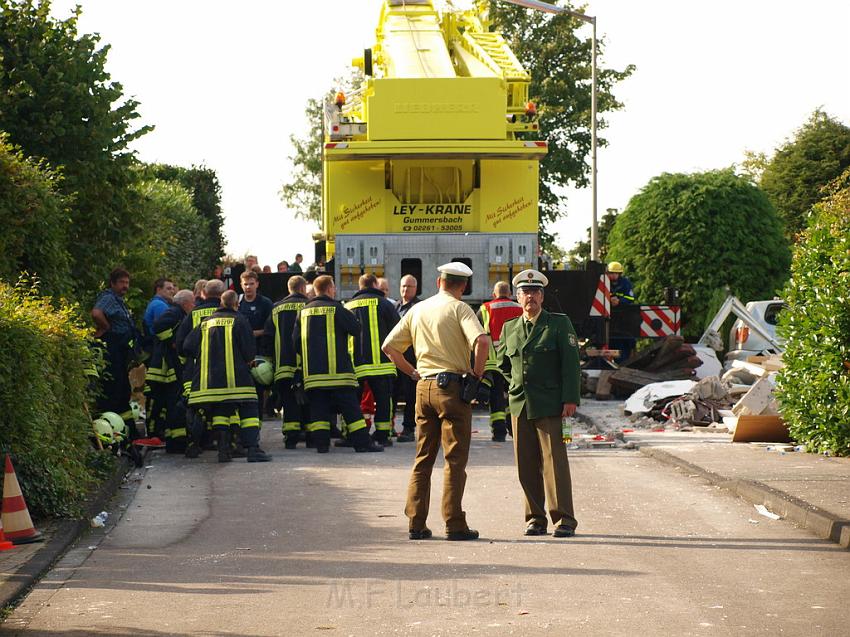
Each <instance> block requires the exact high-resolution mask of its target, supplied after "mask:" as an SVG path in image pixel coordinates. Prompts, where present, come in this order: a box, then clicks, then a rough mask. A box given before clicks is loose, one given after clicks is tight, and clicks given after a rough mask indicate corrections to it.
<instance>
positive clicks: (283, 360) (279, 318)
mask: <svg viewBox="0 0 850 637" xmlns="http://www.w3.org/2000/svg"><path fill="white" fill-rule="evenodd" d="M307 300H308V299H307V297H306V296H304V295H303V294H298V293H295V294H290V295H289V296H287V297H286V298H285V299H283V300H282V301H278V302H277V303H275V304H274V306H272V313H271V316H269V319H268V320H267V321H266V331H265V333H264V334H263V341H262V348H261V350H262V351H261V353H262V355H263V356H266V357H268V358H270V359H271V360H272V361H273V362H274V379H275V380H284V379H286V378H292V377H293V376H295V370H296V369H298V356H297V354H296V353H295V346H294V344H293V343H292V331H293V329H294V328H295V321H296V320H297V319H298V311H299V310H300V309H301V308H302V307H304V305H305V304H306V303H307Z"/></svg>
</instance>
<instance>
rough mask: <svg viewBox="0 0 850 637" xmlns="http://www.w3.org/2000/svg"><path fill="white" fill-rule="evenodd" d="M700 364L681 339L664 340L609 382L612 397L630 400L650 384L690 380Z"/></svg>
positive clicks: (694, 353) (626, 364) (640, 354)
mask: <svg viewBox="0 0 850 637" xmlns="http://www.w3.org/2000/svg"><path fill="white" fill-rule="evenodd" d="M702 364H703V361H702V359H701V358H700V357H699V356H698V355H697V352H696V350H695V349H694V347H693V345H689V344H687V343H685V340H684V339H683V338H682V337H681V336H667V337H666V338H663V339H660V340H658V341H656V342H654V343H653V344H652V345H651V346H649V347H647V348H646V349H643V350H641V351H639V352H637V353H636V354H634V355H633V356H632V357H631V358H629V360H627V361H626V362H625V363H623V365H622V366H621V367H620V368H619V369H618V370H617V371H615V372H613V373H611V374H610V376H609V377H608V382H609V383H610V385H611V388H612V390H613V393H614V394H616V395H618V396H629V395H631V394H632V393H634V392H635V391H637V390H638V389H640V388H641V387H644V386H646V385H650V384H652V383H658V382H664V381H670V380H682V379H688V378H693V377H694V376H696V369H697V368H698V367H700V366H701V365H702Z"/></svg>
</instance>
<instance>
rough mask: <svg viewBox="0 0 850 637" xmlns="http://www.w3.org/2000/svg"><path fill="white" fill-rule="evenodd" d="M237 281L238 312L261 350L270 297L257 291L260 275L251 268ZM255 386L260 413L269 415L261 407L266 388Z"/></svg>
mask: <svg viewBox="0 0 850 637" xmlns="http://www.w3.org/2000/svg"><path fill="white" fill-rule="evenodd" d="M239 282H240V283H241V284H242V296H241V297H240V299H239V314H241V315H242V316H244V317H245V318H246V319H248V323H250V324H251V331H252V332H253V333H254V338H255V339H256V346H257V351H261V350H260V348H261V346H262V340H263V335H264V334H265V333H266V321H267V320H268V319H269V317H270V316H271V315H272V306H273V305H274V304H273V303H272V301H271V299H270V298H268V297H266V296H263V295H262V294H260V293H259V292H258V290H259V289H260V277H259V276H257V273H256V272H254V271H253V270H246V271H245V272H243V273H242V275H241V276H240V277H239ZM256 387H257V399H258V400H259V401H260V407H261V410H260V411H261V413H265V414H266V415H271V414H269V413H268V412H267V411H264V410H263V409H262V407H263V406H264V394H265V390H266V388H265V387H263V386H262V385H260V384H256Z"/></svg>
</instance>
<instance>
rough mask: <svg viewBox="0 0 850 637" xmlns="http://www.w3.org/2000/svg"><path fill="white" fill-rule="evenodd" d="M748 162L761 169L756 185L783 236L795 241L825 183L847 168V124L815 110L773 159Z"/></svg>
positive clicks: (849, 136) (849, 163)
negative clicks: (773, 209) (782, 227)
mask: <svg viewBox="0 0 850 637" xmlns="http://www.w3.org/2000/svg"><path fill="white" fill-rule="evenodd" d="M759 159H761V166H760V165H759V164H760V162H759ZM748 161H749V162H750V164H751V165H752V166H753V168H754V169H755V172H757V173H758V169H759V168H761V174H760V178H759V182H758V183H759V186H760V187H761V189H762V190H764V192H765V193H767V196H768V198H769V199H770V201H771V202H772V203H773V205H774V206H775V207H776V210H777V212H778V213H779V217H780V218H781V219H782V220H783V222H784V223H785V234H786V236H787V237H788V238H789V239H791V240H792V241H796V239H797V238H798V237H799V236H800V233H801V232H802V231H803V230H805V228H806V225H807V219H808V214H809V211H810V210H811V209H812V206H813V205H814V204H815V203H816V202H818V201H819V200H820V199H821V198H822V197H823V193H822V189H823V188H824V186H826V185H827V184H829V183H830V182H831V181H832V180H834V179H836V178H837V177H838V176H839V175H841V173H843V172H844V170H846V169H847V168H848V167H850V127H848V126H846V125H844V124H843V123H841V122H840V121H838V120H837V119H835V118H832V117H830V116H829V115H828V114H826V113H825V112H823V111H821V110H820V109H818V110H816V111H815V112H814V113H812V115H811V117H809V119H808V121H807V122H806V123H805V124H803V126H801V127H800V129H799V130H797V131H796V133H795V134H794V137H793V138H792V139H790V140H788V141H786V142H785V143H784V144H783V145H782V146H780V147H779V148H778V149H776V152H775V153H774V155H773V157H772V158H770V159H767V158H765V157H761V158H760V157H759V156H757V155H756V156H751V157H750V158H749V160H748Z"/></svg>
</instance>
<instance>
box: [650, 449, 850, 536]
mask: <svg viewBox="0 0 850 637" xmlns="http://www.w3.org/2000/svg"><path fill="white" fill-rule="evenodd" d="M640 452H641V453H642V454H643V455H645V456H649V457H650V458H654V459H655V460H658V461H659V462H663V463H664V464H667V465H671V466H674V467H679V468H681V469H685V470H687V471H688V472H689V473H691V474H696V475H698V476H699V477H701V478H703V479H705V480H707V481H708V482H710V483H711V484H714V485H716V486H718V487H721V488H723V489H726V490H727V491H731V492H732V493H734V494H735V495H737V496H740V497H741V498H743V499H744V500H746V501H748V502H751V503H752V504H763V505H764V506H766V507H767V508H768V509H769V510H771V511H773V512H774V513H776V514H777V515H781V516H782V517H783V518H785V519H787V520H790V521H791V522H794V523H795V524H797V525H798V526H800V527H802V528H804V529H806V530H808V531H810V532H811V533H814V534H815V535H817V536H818V537H819V538H821V539H824V540H830V541H831V542H835V543H836V544H839V545H840V546H841V547H843V548H845V549H850V520H848V519H846V518H842V517H840V516H837V515H835V514H833V513H830V512H829V511H826V510H824V509H821V508H819V507H817V506H815V505H813V504H811V503H809V502H805V501H804V500H801V499H800V498H797V497H795V496H792V495H790V494H788V493H785V492H784V491H780V490H779V489H774V488H773V487H770V486H767V485H766V484H763V483H761V482H758V481H756V480H744V479H741V478H729V477H727V476H723V475H721V474H719V473H715V472H713V471H709V470H708V469H705V468H703V467H700V466H699V465H696V464H694V463H692V462H688V461H687V460H683V459H682V458H680V457H678V456H676V455H674V454H672V453H670V452H668V451H664V450H663V449H659V448H658V447H647V446H644V447H641V448H640Z"/></svg>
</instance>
